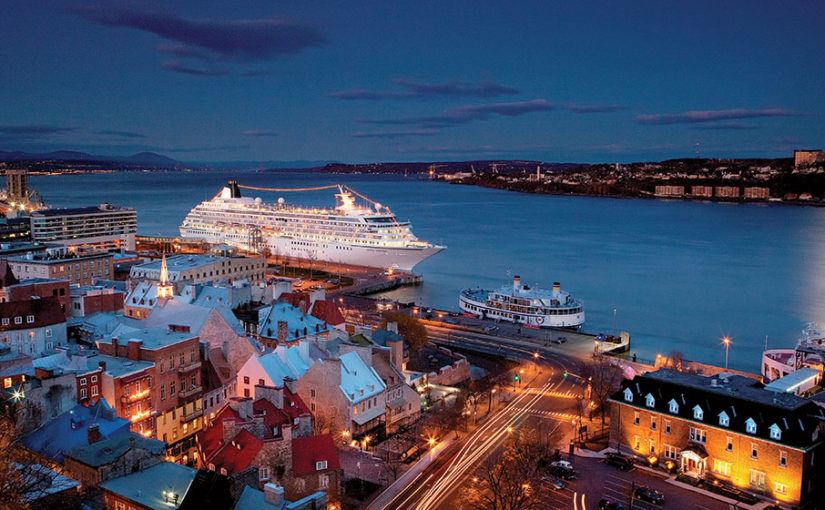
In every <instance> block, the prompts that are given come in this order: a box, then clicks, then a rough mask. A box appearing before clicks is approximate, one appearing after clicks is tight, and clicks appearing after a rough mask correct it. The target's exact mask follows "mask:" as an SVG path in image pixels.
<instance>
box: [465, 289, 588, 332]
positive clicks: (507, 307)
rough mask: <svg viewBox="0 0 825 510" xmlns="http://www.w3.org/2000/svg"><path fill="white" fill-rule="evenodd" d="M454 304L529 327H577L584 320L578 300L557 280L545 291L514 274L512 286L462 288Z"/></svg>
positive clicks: (486, 315) (477, 314)
mask: <svg viewBox="0 0 825 510" xmlns="http://www.w3.org/2000/svg"><path fill="white" fill-rule="evenodd" d="M458 306H459V308H460V309H461V311H462V312H464V313H468V314H471V315H474V316H478V317H482V318H488V319H499V320H504V321H509V322H515V323H516V324H524V325H527V326H533V327H546V328H579V327H581V325H582V324H584V307H583V306H582V304H581V302H580V301H577V300H575V299H573V298H572V297H570V294H569V293H567V292H564V291H562V290H561V285H560V284H559V283H558V282H556V283H554V284H553V290H552V291H547V290H542V289H537V288H530V287H528V286H527V285H522V284H521V279H520V278H519V277H518V276H516V277H514V278H513V285H512V287H511V286H509V285H505V286H503V287H501V288H500V289H498V290H484V289H464V290H462V291H461V294H460V296H459V298H458Z"/></svg>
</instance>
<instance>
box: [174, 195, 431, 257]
mask: <svg viewBox="0 0 825 510" xmlns="http://www.w3.org/2000/svg"><path fill="white" fill-rule="evenodd" d="M242 187H243V188H251V189H259V190H267V191H286V190H275V189H269V188H253V187H249V186H241V185H239V184H238V183H237V182H235V181H229V183H228V184H227V185H226V187H224V188H223V189H222V190H221V192H220V193H218V194H217V195H216V196H215V197H214V198H212V199H211V200H206V201H204V202H201V203H200V204H198V205H197V206H195V208H194V209H192V210H191V211H190V212H189V214H187V215H186V218H185V219H184V220H183V224H182V225H181V226H180V233H181V236H182V237H184V238H196V239H203V240H204V241H206V242H208V243H226V244H230V245H233V246H236V247H239V248H242V249H245V250H250V251H257V252H262V251H264V249H265V248H266V249H268V250H269V252H270V253H271V254H272V255H278V256H286V257H297V258H303V259H310V260H316V261H328V262H337V263H343V264H353V265H359V266H368V267H381V268H392V269H398V270H401V271H410V270H412V268H413V267H414V266H415V265H416V264H418V263H419V262H421V261H422V260H424V259H425V258H427V257H430V256H432V255H435V254H436V253H438V252H439V251H441V250H443V249H444V247H443V246H437V245H433V244H429V243H426V242H423V241H419V240H418V239H417V238H416V237H415V236H414V235H413V233H412V231H411V230H410V223H409V222H408V221H398V220H397V219H396V218H395V215H393V213H392V212H391V211H390V210H389V209H388V208H386V207H384V206H382V205H381V204H378V203H375V202H372V201H369V199H367V198H366V197H363V196H362V195H358V194H357V193H356V192H354V191H353V190H352V189H351V188H348V187H346V186H341V185H337V186H324V187H321V188H314V189H326V188H336V187H337V188H338V193H336V194H335V197H336V201H337V203H336V207H335V208H332V209H327V208H318V207H301V206H296V205H290V204H287V203H285V202H284V199H283V198H279V199H278V202H277V203H266V202H263V201H262V200H261V199H260V198H255V199H253V198H250V197H243V196H241V190H240V188H242ZM354 195H358V196H359V197H361V198H363V199H365V200H367V201H369V202H370V203H371V205H370V206H362V205H357V204H356V203H355V196H354Z"/></svg>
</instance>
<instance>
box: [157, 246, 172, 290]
mask: <svg viewBox="0 0 825 510" xmlns="http://www.w3.org/2000/svg"><path fill="white" fill-rule="evenodd" d="M157 288H158V294H157V297H158V299H161V298H170V297H173V296H174V295H175V287H174V285H172V284H171V283H169V269H168V268H167V267H166V253H164V254H163V259H162V260H161V263H160V283H159V284H158V287H157Z"/></svg>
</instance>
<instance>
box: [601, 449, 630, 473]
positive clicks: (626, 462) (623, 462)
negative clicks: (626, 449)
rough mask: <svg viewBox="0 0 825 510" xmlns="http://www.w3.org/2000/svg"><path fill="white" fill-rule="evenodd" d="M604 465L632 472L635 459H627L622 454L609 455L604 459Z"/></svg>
mask: <svg viewBox="0 0 825 510" xmlns="http://www.w3.org/2000/svg"><path fill="white" fill-rule="evenodd" d="M604 463H605V464H608V465H611V466H616V467H617V468H620V469H622V470H624V471H630V470H631V469H633V459H631V458H630V457H625V456H624V455H622V454H620V453H612V452H611V453H608V454H607V455H606V456H605V458H604Z"/></svg>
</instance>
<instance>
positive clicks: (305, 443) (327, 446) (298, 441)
mask: <svg viewBox="0 0 825 510" xmlns="http://www.w3.org/2000/svg"><path fill="white" fill-rule="evenodd" d="M321 461H327V470H332V469H339V468H340V467H341V463H340V462H339V461H338V454H337V453H336V452H335V444H334V443H333V441H332V436H331V435H330V434H323V435H320V436H304V437H295V438H293V439H292V472H293V473H294V474H295V475H297V476H305V475H309V474H312V473H315V472H316V469H315V463H316V462H321Z"/></svg>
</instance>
